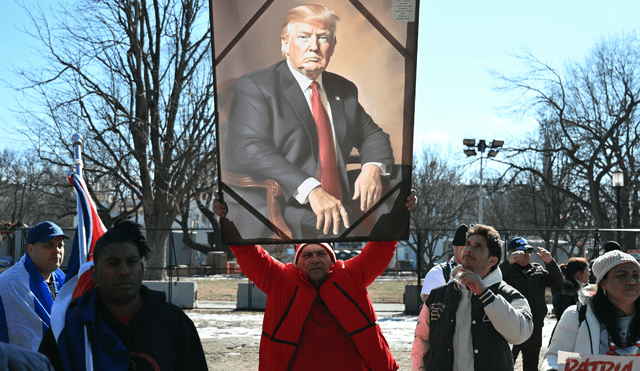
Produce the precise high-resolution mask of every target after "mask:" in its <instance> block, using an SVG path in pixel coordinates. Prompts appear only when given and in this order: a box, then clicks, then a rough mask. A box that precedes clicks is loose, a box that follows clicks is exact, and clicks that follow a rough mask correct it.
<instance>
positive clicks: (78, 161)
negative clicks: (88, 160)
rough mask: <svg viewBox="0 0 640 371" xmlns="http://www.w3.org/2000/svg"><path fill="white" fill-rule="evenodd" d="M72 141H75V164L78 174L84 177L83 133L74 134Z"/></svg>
mask: <svg viewBox="0 0 640 371" xmlns="http://www.w3.org/2000/svg"><path fill="white" fill-rule="evenodd" d="M71 141H72V142H73V160H74V161H73V164H74V165H75V166H76V175H77V176H78V177H80V178H82V167H83V164H82V135H80V134H78V133H75V134H73V136H72V137H71Z"/></svg>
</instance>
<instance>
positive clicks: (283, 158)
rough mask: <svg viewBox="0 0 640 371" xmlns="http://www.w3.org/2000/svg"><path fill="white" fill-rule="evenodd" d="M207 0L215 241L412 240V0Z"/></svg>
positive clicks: (415, 32)
mask: <svg viewBox="0 0 640 371" xmlns="http://www.w3.org/2000/svg"><path fill="white" fill-rule="evenodd" d="M312 1H313V0H312ZM209 2H210V14H211V29H212V33H213V38H212V39H213V40H212V41H213V42H212V48H213V58H214V68H215V70H214V74H215V84H216V121H217V122H216V124H217V130H218V134H217V135H218V148H219V157H218V169H219V174H218V181H219V184H218V185H219V187H218V188H219V190H220V192H221V194H222V196H223V199H224V201H225V202H226V204H227V207H228V213H227V217H226V219H227V220H226V222H225V223H222V243H223V244H248V243H251V244H253V243H271V244H273V243H296V242H313V241H325V242H338V241H344V242H349V241H354V242H356V241H368V240H406V239H408V237H409V212H408V211H407V210H406V207H405V204H406V199H407V197H408V196H409V194H410V190H411V170H412V162H413V148H412V143H413V125H414V108H415V76H416V57H417V37H418V8H419V0H368V1H367V0H317V1H315V2H313V3H309V1H308V0H307V1H298V0H266V1H263V0H259V1H258V0H209Z"/></svg>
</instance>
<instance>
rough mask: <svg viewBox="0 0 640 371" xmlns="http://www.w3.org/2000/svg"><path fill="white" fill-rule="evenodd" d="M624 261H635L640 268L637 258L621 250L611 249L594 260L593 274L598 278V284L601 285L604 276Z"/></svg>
mask: <svg viewBox="0 0 640 371" xmlns="http://www.w3.org/2000/svg"><path fill="white" fill-rule="evenodd" d="M624 263H633V264H635V265H636V266H637V267H638V269H640V263H638V261H637V260H636V258H634V257H633V256H631V255H629V254H627V253H624V252H622V251H619V250H613V251H609V252H608V253H606V254H604V255H602V256H601V257H599V258H598V259H596V260H594V261H593V268H592V269H593V274H595V276H596V279H597V280H596V286H600V281H601V280H602V277H604V276H605V275H606V274H607V272H609V271H610V270H612V269H613V268H614V267H616V266H618V265H620V264H624Z"/></svg>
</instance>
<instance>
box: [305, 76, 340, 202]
mask: <svg viewBox="0 0 640 371" xmlns="http://www.w3.org/2000/svg"><path fill="white" fill-rule="evenodd" d="M310 87H311V111H313V118H314V119H315V121H316V128H317V129H318V147H319V148H320V173H321V178H320V183H322V189H323V190H324V191H325V192H327V193H329V194H330V195H332V196H333V197H335V198H337V199H338V200H341V201H342V187H341V186H340V175H339V170H338V161H337V160H336V149H335V146H334V143H333V131H332V130H331V121H329V115H327V110H326V109H325V108H324V105H323V104H322V100H321V99H320V94H319V93H318V88H319V85H318V83H317V82H316V81H314V82H312V83H311V86H310Z"/></svg>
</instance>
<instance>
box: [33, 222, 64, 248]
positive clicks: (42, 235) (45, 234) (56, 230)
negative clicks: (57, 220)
mask: <svg viewBox="0 0 640 371" xmlns="http://www.w3.org/2000/svg"><path fill="white" fill-rule="evenodd" d="M58 236H63V237H65V238H66V239H70V237H69V236H67V235H66V234H64V232H63V231H62V229H61V228H60V227H58V226H57V225H55V224H53V223H51V222H42V223H38V224H36V226H35V227H33V228H31V230H30V231H29V234H28V235H27V243H28V244H31V245H32V244H34V243H36V242H49V241H51V240H52V239H54V238H56V237H58Z"/></svg>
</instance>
